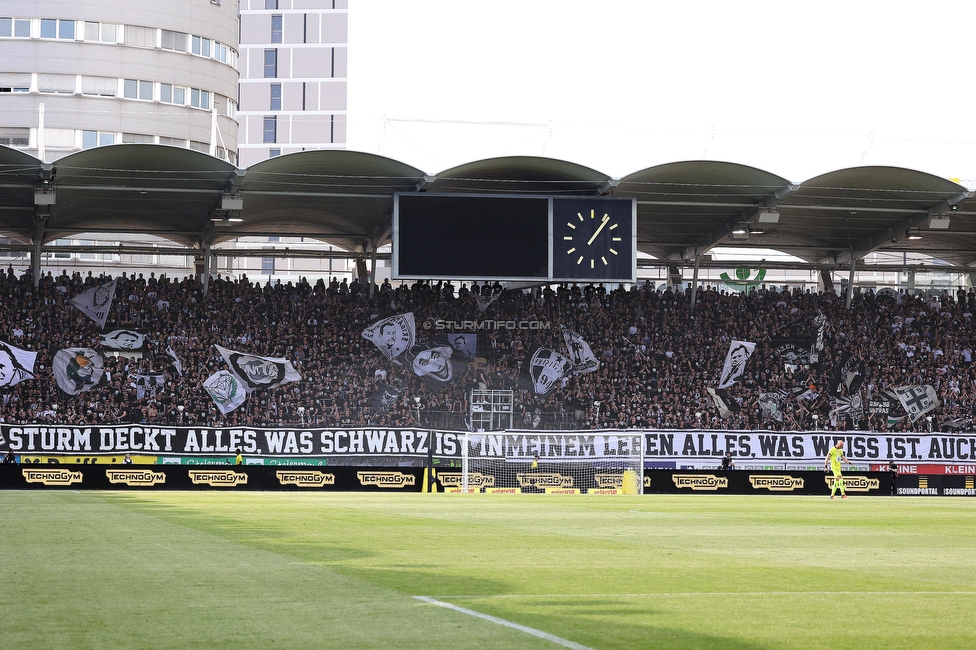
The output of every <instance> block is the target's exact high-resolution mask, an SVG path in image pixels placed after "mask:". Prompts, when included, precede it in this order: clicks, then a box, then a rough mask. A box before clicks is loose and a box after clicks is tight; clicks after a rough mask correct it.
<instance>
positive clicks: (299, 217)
mask: <svg viewBox="0 0 976 650" xmlns="http://www.w3.org/2000/svg"><path fill="white" fill-rule="evenodd" d="M423 176H424V174H423V172H422V171H420V170H419V169H416V168H414V167H411V166H409V165H405V164H403V163H401V162H398V161H396V160H392V159H390V158H384V157H383V156H376V155H373V154H367V153H361V152H357V151H345V150H339V151H303V152H299V153H293V154H288V155H286V156H278V157H276V158H271V159H269V160H266V161H263V162H261V163H259V164H257V165H253V166H251V167H249V168H248V169H247V171H246V172H242V174H241V177H240V179H239V180H238V182H237V184H236V189H238V190H239V191H240V192H241V193H242V194H243V197H244V209H243V210H242V212H241V215H240V216H241V218H242V219H243V221H242V222H240V223H239V224H232V227H231V228H230V229H229V230H228V231H227V232H226V234H225V232H224V228H223V227H221V228H220V237H219V238H218V239H227V238H229V237H230V236H233V237H239V236H242V235H247V234H269V233H270V234H277V233H280V234H285V233H286V232H287V234H291V235H301V236H306V237H314V238H316V239H321V240H323V241H328V242H330V243H334V244H336V245H339V246H342V247H343V248H347V249H350V250H357V249H359V250H366V248H368V247H369V246H370V245H372V244H374V243H375V245H376V246H380V245H382V244H383V243H384V242H386V241H388V239H389V229H390V224H391V221H392V215H393V194H394V193H395V192H409V191H413V190H415V189H416V188H417V185H418V183H420V182H421V181H422V179H423ZM218 225H219V224H218Z"/></svg>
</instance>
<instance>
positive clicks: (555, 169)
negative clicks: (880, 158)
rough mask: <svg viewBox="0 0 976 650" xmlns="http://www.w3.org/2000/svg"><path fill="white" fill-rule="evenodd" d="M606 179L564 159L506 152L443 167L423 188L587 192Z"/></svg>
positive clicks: (440, 190) (598, 188)
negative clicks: (499, 155)
mask: <svg viewBox="0 0 976 650" xmlns="http://www.w3.org/2000/svg"><path fill="white" fill-rule="evenodd" d="M609 181H610V177H609V176H607V175H606V174H603V173H601V172H598V171H596V170H593V169H590V168H589V167H584V166H582V165H577V164H576V163H571V162H567V161H565V160H555V159H553V158H539V157H534V156H507V157H502V158H487V159H485V160H476V161H474V162H470V163H466V164H464V165H459V166H457V167H453V168H451V169H447V170H444V171H442V172H440V173H439V174H437V175H436V176H435V177H434V179H433V181H432V182H431V183H430V185H429V187H427V188H426V191H427V192H431V193H433V192H437V193H441V194H444V193H459V194H463V193H484V194H566V195H581V196H587V195H592V194H599V193H601V188H602V189H604V190H605V188H606V184H607V183H608V182H609Z"/></svg>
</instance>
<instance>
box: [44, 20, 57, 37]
mask: <svg viewBox="0 0 976 650" xmlns="http://www.w3.org/2000/svg"><path fill="white" fill-rule="evenodd" d="M57 37H58V21H56V20H54V19H53V18H41V38H57Z"/></svg>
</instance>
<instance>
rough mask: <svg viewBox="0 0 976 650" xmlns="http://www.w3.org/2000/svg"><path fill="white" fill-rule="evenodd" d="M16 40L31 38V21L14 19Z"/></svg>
mask: <svg viewBox="0 0 976 650" xmlns="http://www.w3.org/2000/svg"><path fill="white" fill-rule="evenodd" d="M14 38H30V20H28V19H26V18H14Z"/></svg>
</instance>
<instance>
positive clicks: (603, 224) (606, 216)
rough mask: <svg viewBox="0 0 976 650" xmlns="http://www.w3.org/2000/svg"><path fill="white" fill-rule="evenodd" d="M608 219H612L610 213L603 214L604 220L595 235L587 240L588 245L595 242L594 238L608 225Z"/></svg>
mask: <svg viewBox="0 0 976 650" xmlns="http://www.w3.org/2000/svg"><path fill="white" fill-rule="evenodd" d="M608 221H610V215H609V214H605V215H603V221H602V222H600V227H599V228H597V229H596V232H595V233H593V236H592V237H590V241H588V242H586V245H587V246H591V245H592V244H593V240H594V239H596V237H597V235H599V234H600V231H601V230H603V227H604V226H606V225H607V222H608Z"/></svg>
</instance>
